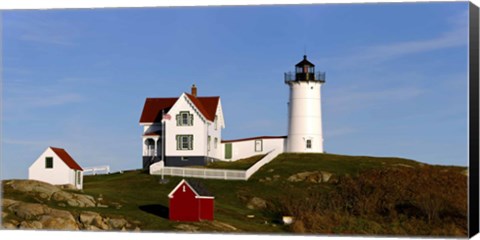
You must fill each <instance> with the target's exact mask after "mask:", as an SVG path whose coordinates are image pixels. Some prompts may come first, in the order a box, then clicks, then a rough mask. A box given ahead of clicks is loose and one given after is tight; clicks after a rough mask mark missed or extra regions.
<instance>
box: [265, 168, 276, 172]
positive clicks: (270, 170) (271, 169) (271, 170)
mask: <svg viewBox="0 0 480 240" xmlns="http://www.w3.org/2000/svg"><path fill="white" fill-rule="evenodd" d="M273 171H275V169H273V168H270V169H268V171H267V172H269V173H271V172H273Z"/></svg>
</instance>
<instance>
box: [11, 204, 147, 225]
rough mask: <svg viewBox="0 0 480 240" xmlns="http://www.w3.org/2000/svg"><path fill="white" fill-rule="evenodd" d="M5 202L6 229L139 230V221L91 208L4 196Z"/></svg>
mask: <svg viewBox="0 0 480 240" xmlns="http://www.w3.org/2000/svg"><path fill="white" fill-rule="evenodd" d="M3 202H4V206H3V209H2V216H5V217H3V218H2V219H3V220H4V221H3V222H2V225H3V227H4V228H7V229H50V230H136V231H138V230H139V228H138V224H136V223H130V222H129V221H127V220H126V219H124V218H122V217H107V216H102V215H100V214H99V213H96V212H92V211H83V212H80V213H79V214H72V213H71V212H69V211H66V210H60V209H55V208H51V207H48V206H47V205H45V204H40V203H25V202H21V201H15V200H11V199H4V201H3ZM10 215H11V217H10ZM7 216H8V217H7Z"/></svg>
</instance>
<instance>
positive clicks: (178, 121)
mask: <svg viewBox="0 0 480 240" xmlns="http://www.w3.org/2000/svg"><path fill="white" fill-rule="evenodd" d="M180 116H181V115H180V114H177V116H175V118H176V119H177V126H180V125H181V122H180Z"/></svg>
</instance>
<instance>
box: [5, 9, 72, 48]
mask: <svg viewBox="0 0 480 240" xmlns="http://www.w3.org/2000/svg"><path fill="white" fill-rule="evenodd" d="M20 16H21V17H20ZM27 16H28V17H27ZM4 34H5V37H12V38H14V39H17V40H21V41H26V42H32V43H39V44H49V45H55V46H71V45H74V38H75V36H76V35H77V34H76V31H75V28H74V27H72V26H70V25H69V24H68V23H66V22H65V21H62V22H58V21H51V20H48V19H46V18H45V17H40V16H39V15H35V14H31V15H17V14H8V15H6V16H4Z"/></svg>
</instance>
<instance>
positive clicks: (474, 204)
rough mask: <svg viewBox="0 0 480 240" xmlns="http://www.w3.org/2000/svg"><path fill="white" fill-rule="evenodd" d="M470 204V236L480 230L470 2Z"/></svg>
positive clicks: (475, 28)
mask: <svg viewBox="0 0 480 240" xmlns="http://www.w3.org/2000/svg"><path fill="white" fill-rule="evenodd" d="M469 21H470V24H469V49H470V50H469V51H470V53H469V54H470V57H469V58H470V59H469V63H470V64H469V76H470V79H469V97H470V101H469V113H470V114H469V116H470V119H469V121H470V122H469V125H470V126H469V129H470V132H469V135H470V137H469V156H470V161H469V162H470V164H469V174H468V176H469V179H468V180H469V181H468V182H469V194H468V196H469V199H468V200H469V205H468V211H469V212H468V225H469V226H468V236H469V237H473V236H474V235H475V234H477V233H478V231H479V229H478V228H479V182H478V179H479V167H478V164H479V141H478V138H479V127H478V126H479V121H478V118H479V96H478V91H479V74H478V68H479V48H478V37H479V35H478V32H479V18H478V7H477V6H476V5H475V4H473V3H472V2H470V6H469Z"/></svg>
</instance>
